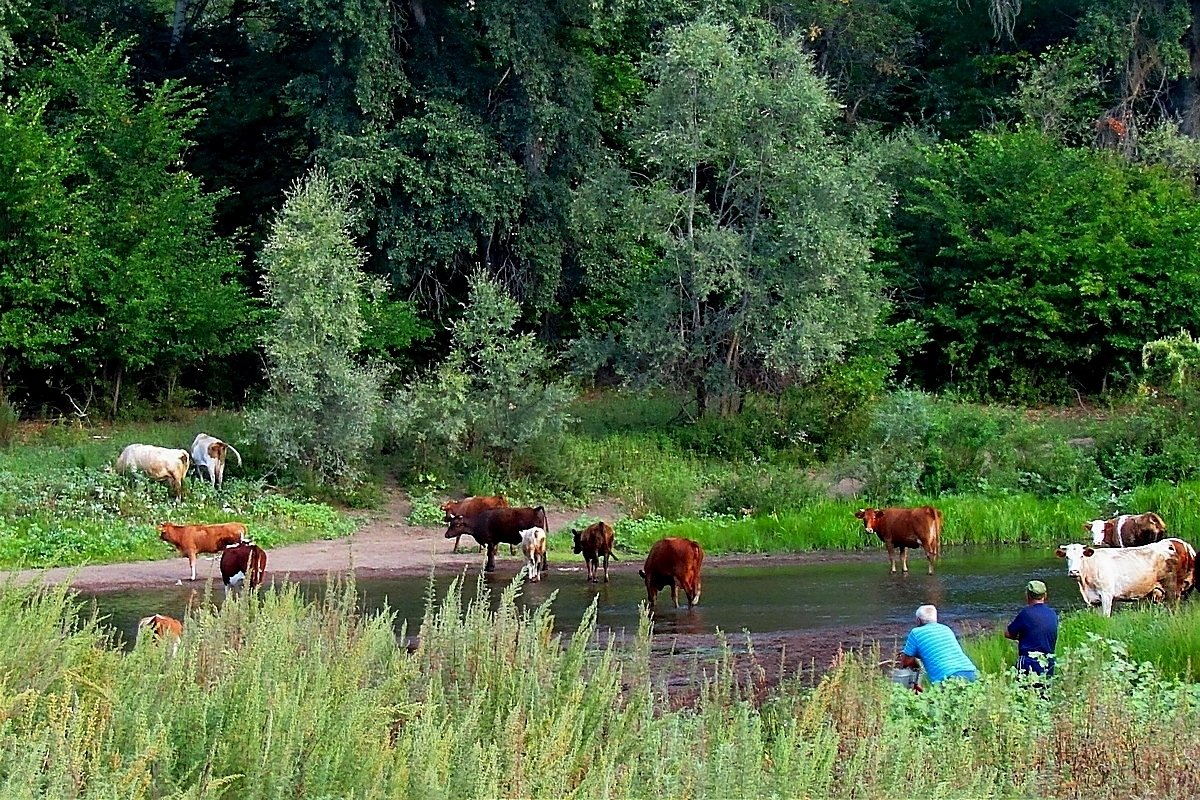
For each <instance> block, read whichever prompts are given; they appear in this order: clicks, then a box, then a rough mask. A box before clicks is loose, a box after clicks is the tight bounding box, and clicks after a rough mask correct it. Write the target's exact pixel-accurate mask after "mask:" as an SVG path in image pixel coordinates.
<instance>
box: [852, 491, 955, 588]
mask: <svg viewBox="0 0 1200 800" xmlns="http://www.w3.org/2000/svg"><path fill="white" fill-rule="evenodd" d="M854 516H856V517H858V518H859V519H861V520H862V521H863V525H865V526H866V529H867V530H868V531H870V532H871V533H873V534H875V535H876V536H878V537H879V539H880V540H881V541H882V542H883V543H884V545H886V546H887V552H888V561H889V562H890V563H891V565H892V572H893V573H894V572H895V571H896V548H897V547H898V548H900V566H901V569H902V571H904V572H908V551H907V548H909V547H920V548H923V549H924V550H925V557H926V558H927V559H929V574H930V575H932V574H933V566H934V564H935V563H936V562H937V558H938V541H939V540H940V539H941V537H942V512H940V511H938V510H937V509H936V508H934V507H933V506H921V507H919V508H864V509H862V510H860V511H856V512H854Z"/></svg>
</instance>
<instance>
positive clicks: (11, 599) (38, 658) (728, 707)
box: [0, 583, 1200, 798]
mask: <svg viewBox="0 0 1200 800" xmlns="http://www.w3.org/2000/svg"><path fill="white" fill-rule="evenodd" d="M481 586H482V585H481ZM517 591H519V589H518V588H517V584H515V583H514V584H512V585H510V586H509V587H508V588H507V589H506V590H504V592H503V595H504V596H503V597H502V598H501V602H500V603H499V606H498V608H497V610H496V611H490V610H489V608H490V603H489V602H488V599H487V597H486V589H484V588H480V589H478V590H477V593H476V595H475V597H473V598H471V597H468V598H466V601H465V602H464V601H463V599H462V594H461V587H456V588H453V589H452V590H451V591H450V592H449V594H448V595H447V596H446V598H445V599H444V600H443V601H442V602H441V604H440V605H436V606H435V605H434V604H433V603H432V601H431V603H430V604H429V605H428V606H427V608H426V612H425V615H424V619H423V620H422V622H421V627H420V632H419V633H420V635H419V644H417V645H416V646H415V647H413V648H405V647H404V646H402V645H401V644H398V642H397V638H396V635H395V633H394V631H393V627H392V625H393V620H392V619H391V617H390V616H389V615H388V614H387V613H379V614H373V615H365V616H364V615H361V614H359V613H358V612H357V611H356V610H355V597H356V595H355V592H354V587H353V585H352V584H347V585H345V586H341V587H336V586H331V587H330V588H329V590H328V591H327V593H326V595H325V599H324V600H323V601H321V602H316V603H314V602H308V601H304V600H302V599H301V598H300V597H299V595H298V593H297V591H296V590H295V588H284V589H276V590H271V591H265V592H261V593H257V594H248V595H246V596H243V597H240V598H238V599H236V600H232V601H228V602H225V603H222V604H220V605H219V606H218V605H211V604H205V605H203V606H201V607H199V608H197V609H196V610H195V611H194V612H193V613H192V614H191V615H190V616H189V618H188V619H187V621H186V624H185V630H184V636H183V640H182V644H181V646H180V647H179V648H178V650H177V652H173V649H172V647H170V646H169V645H163V644H159V643H156V642H154V641H152V640H151V639H146V640H143V641H140V642H139V643H138V644H137V646H136V647H134V648H133V649H132V650H131V651H129V652H122V650H121V648H120V647H119V646H118V643H117V642H114V641H112V640H111V639H110V638H109V635H108V634H106V633H104V632H103V629H102V628H100V627H99V625H98V623H97V621H96V620H95V619H91V618H88V617H87V616H86V615H82V616H81V615H80V609H79V606H78V602H77V601H75V600H73V599H72V598H71V596H70V594H69V593H68V592H67V591H66V590H64V589H62V588H46V587H38V586H31V585H30V586H24V587H19V586H16V585H14V584H12V583H9V584H7V585H6V586H5V587H4V589H3V591H2V592H0V612H2V613H0V642H2V643H3V645H4V646H3V647H0V671H2V672H3V674H4V675H5V676H6V678H5V692H4V694H5V697H6V698H7V699H6V700H5V709H4V712H5V713H4V719H3V722H2V723H0V732H2V743H0V763H2V764H3V768H2V769H0V793H2V794H3V795H4V796H5V797H12V798H36V797H138V798H140V797H173V798H217V797H239V798H280V797H358V798H370V797H443V796H444V797H526V798H538V797H563V796H571V797H579V798H591V797H597V798H603V797H622V798H625V797H628V798H637V797H646V798H657V797H662V796H664V795H669V796H671V797H680V798H700V797H722V798H725V797H766V796H776V797H885V796H888V797H894V796H906V797H944V798H956V797H957V798H982V797H1064V798H1073V797H1088V798H1109V797H1111V798H1124V797H1164V798H1184V797H1194V796H1196V795H1197V793H1198V792H1200V776H1198V775H1197V773H1196V771H1195V769H1194V768H1193V763H1192V761H1193V757H1192V754H1194V753H1195V752H1196V750H1197V748H1198V747H1200V686H1198V685H1197V684H1196V683H1194V682H1181V681H1180V680H1178V679H1175V678H1172V677H1168V676H1166V675H1164V674H1163V673H1162V672H1161V671H1160V670H1159V669H1158V668H1157V667H1155V666H1153V665H1152V664H1151V663H1150V662H1145V661H1139V660H1137V659H1135V658H1132V657H1131V656H1130V655H1129V653H1128V651H1127V649H1126V647H1125V646H1124V645H1123V644H1122V643H1121V642H1119V641H1117V640H1113V639H1109V638H1107V637H1101V636H1097V635H1092V634H1084V635H1083V637H1082V638H1080V637H1079V636H1078V628H1073V627H1072V626H1070V625H1067V626H1064V631H1063V640H1064V641H1063V642H1062V644H1061V646H1060V652H1061V655H1060V659H1059V668H1058V676H1057V677H1056V678H1055V680H1054V681H1053V682H1052V683H1051V684H1050V687H1049V689H1048V690H1047V691H1046V692H1045V693H1044V694H1040V693H1039V692H1038V691H1036V690H1034V689H1032V688H1031V687H1029V686H1028V685H1025V684H1023V683H1022V681H1021V679H1019V678H1017V677H1016V676H1015V673H1014V672H1013V671H1011V670H992V669H988V668H987V667H986V666H985V668H984V674H983V675H982V677H981V679H980V680H979V681H978V682H976V683H974V684H970V685H959V686H944V687H939V688H938V689H935V690H931V691H927V692H926V693H924V694H922V695H913V694H911V693H909V692H907V691H905V690H903V689H901V688H900V687H898V686H896V685H894V684H891V683H889V682H888V681H886V680H885V678H884V677H883V676H882V675H881V674H880V673H879V672H878V670H877V669H876V668H875V667H874V666H873V660H874V656H875V655H877V654H874V655H873V654H867V655H866V657H865V659H864V657H861V656H859V655H847V656H845V657H841V658H839V659H838V660H837V661H836V662H835V664H834V665H833V667H832V669H831V670H830V671H829V672H828V673H826V674H825V675H824V677H823V678H821V679H820V681H819V682H818V683H817V684H816V685H815V686H806V685H801V684H799V683H796V682H792V681H784V682H783V683H781V684H779V685H778V686H777V687H774V688H773V689H772V690H771V691H770V692H769V693H767V694H765V695H762V694H758V695H756V694H755V693H754V692H753V691H751V690H748V689H746V688H744V686H743V685H742V684H741V683H740V682H739V681H738V680H737V679H736V678H735V676H734V675H733V673H732V671H731V669H730V668H729V662H728V661H726V660H722V661H720V662H718V664H717V665H716V666H715V667H712V668H701V667H696V674H695V675H694V676H693V683H694V685H695V686H696V687H698V691H697V692H696V693H695V697H694V700H693V701H692V702H691V703H689V704H687V705H684V706H678V705H675V704H672V703H670V702H669V698H668V696H667V693H666V690H665V689H664V688H663V687H662V686H660V685H659V684H658V682H657V681H656V675H655V672H654V665H653V664H652V662H651V660H650V656H649V652H650V649H649V636H650V633H649V623H643V625H642V626H641V629H640V630H639V631H638V634H637V636H636V639H635V641H633V642H632V644H630V645H629V646H617V645H615V644H614V643H613V642H611V641H603V640H600V641H598V636H597V632H596V630H595V626H594V607H593V609H592V610H591V611H589V612H587V613H586V614H585V617H584V619H583V620H582V624H581V625H580V626H579V629H578V631H577V632H576V633H575V634H574V635H572V636H571V637H570V638H569V639H567V640H562V639H561V637H560V636H559V635H556V634H555V633H554V630H553V622H554V619H553V613H552V610H551V606H552V601H551V602H550V603H546V604H543V605H542V606H540V607H538V608H537V609H536V610H528V609H525V610H518V609H517V607H516V606H515V604H514V603H513V602H512V601H513V599H514V595H515V593H516V592H517ZM1156 613H1157V612H1156ZM1140 616H1142V615H1140V614H1137V613H1129V614H1121V615H1118V619H1120V618H1122V617H1124V618H1134V617H1140ZM1180 620H1181V622H1182V623H1183V624H1184V625H1185V626H1190V627H1191V628H1192V629H1193V630H1195V629H1196V628H1197V622H1198V621H1200V614H1197V613H1196V611H1195V610H1194V607H1193V608H1189V609H1188V610H1187V611H1184V612H1182V614H1181V615H1180ZM1192 643H1193V645H1194V638H1193V642H1192Z"/></svg>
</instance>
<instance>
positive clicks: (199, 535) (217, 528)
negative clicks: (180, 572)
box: [158, 522, 246, 580]
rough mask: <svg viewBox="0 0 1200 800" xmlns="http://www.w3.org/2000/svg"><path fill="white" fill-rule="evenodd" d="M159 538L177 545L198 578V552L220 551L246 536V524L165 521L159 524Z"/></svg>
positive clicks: (194, 575)
mask: <svg viewBox="0 0 1200 800" xmlns="http://www.w3.org/2000/svg"><path fill="white" fill-rule="evenodd" d="M158 534H159V538H160V539H162V540H163V541H164V542H170V543H171V544H173V545H175V549H176V550H178V551H179V554H180V555H181V556H184V557H185V558H187V560H188V566H190V567H191V568H192V578H191V579H192V580H196V554H197V553H219V552H221V551H222V550H224V549H225V548H226V547H228V546H229V545H231V544H237V543H238V542H240V541H243V540H244V539H245V538H246V526H245V525H243V524H242V523H240V522H219V523H216V524H213V525H176V524H174V523H171V522H164V523H163V524H161V525H159V526H158Z"/></svg>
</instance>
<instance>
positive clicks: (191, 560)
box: [187, 553, 196, 580]
mask: <svg viewBox="0 0 1200 800" xmlns="http://www.w3.org/2000/svg"><path fill="white" fill-rule="evenodd" d="M187 560H188V566H189V567H191V568H192V580H196V554H195V553H189V554H188V557H187Z"/></svg>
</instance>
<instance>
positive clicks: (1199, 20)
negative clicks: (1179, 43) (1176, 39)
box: [1179, 0, 1200, 139]
mask: <svg viewBox="0 0 1200 800" xmlns="http://www.w3.org/2000/svg"><path fill="white" fill-rule="evenodd" d="M1191 11H1192V27H1191V30H1190V31H1189V32H1188V35H1187V36H1185V37H1184V39H1183V44H1184V46H1185V47H1187V49H1188V62H1189V64H1190V67H1191V68H1190V69H1189V70H1188V74H1187V76H1186V77H1185V78H1184V79H1183V97H1182V99H1181V103H1180V109H1179V129H1180V130H1181V131H1182V132H1183V133H1184V134H1186V135H1187V136H1190V137H1192V138H1193V139H1195V138H1200V0H1192V3H1191Z"/></svg>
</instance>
